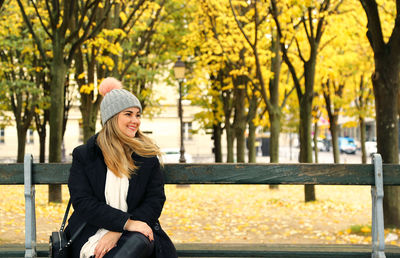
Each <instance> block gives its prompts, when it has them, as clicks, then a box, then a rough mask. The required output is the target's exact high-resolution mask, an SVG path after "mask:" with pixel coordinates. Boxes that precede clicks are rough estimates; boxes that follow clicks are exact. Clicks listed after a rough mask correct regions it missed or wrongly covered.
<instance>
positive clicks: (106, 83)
mask: <svg viewBox="0 0 400 258" xmlns="http://www.w3.org/2000/svg"><path fill="white" fill-rule="evenodd" d="M115 89H122V83H121V82H120V81H118V80H117V79H115V78H113V77H107V78H105V79H104V80H103V81H102V82H101V83H100V86H99V93H100V94H101V95H102V96H105V95H106V94H107V93H109V92H110V91H112V90H115Z"/></svg>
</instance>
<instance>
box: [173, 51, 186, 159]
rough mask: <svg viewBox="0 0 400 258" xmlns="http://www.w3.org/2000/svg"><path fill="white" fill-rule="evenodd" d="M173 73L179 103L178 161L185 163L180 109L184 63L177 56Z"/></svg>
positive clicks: (181, 111)
mask: <svg viewBox="0 0 400 258" xmlns="http://www.w3.org/2000/svg"><path fill="white" fill-rule="evenodd" d="M174 74H175V78H176V79H177V80H178V83H179V103H178V113H179V123H180V126H181V135H180V137H181V149H180V153H181V156H180V157H179V163H186V159H185V146H184V145H183V110H182V83H183V80H184V78H185V63H184V62H183V61H182V60H181V58H180V57H179V58H178V61H176V63H175V65H174Z"/></svg>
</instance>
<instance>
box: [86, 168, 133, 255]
mask: <svg viewBox="0 0 400 258" xmlns="http://www.w3.org/2000/svg"><path fill="white" fill-rule="evenodd" d="M128 187H129V180H128V178H127V177H126V176H125V175H122V177H117V176H116V175H115V174H114V173H113V172H112V171H111V170H110V169H109V168H107V177H106V187H105V190H104V195H105V197H106V202H107V204H108V205H110V206H111V207H113V208H116V209H119V210H121V211H124V212H127V211H128V204H127V203H126V197H127V195H128ZM107 232H108V230H107V229H104V228H101V229H99V230H97V232H96V234H94V235H93V236H91V237H90V238H89V239H88V241H87V242H86V243H85V244H84V245H83V246H82V249H81V252H80V258H89V257H90V256H92V255H94V249H95V248H96V246H97V243H98V242H99V240H100V239H101V238H102V237H103V236H104V235H105V234H106V233H107Z"/></svg>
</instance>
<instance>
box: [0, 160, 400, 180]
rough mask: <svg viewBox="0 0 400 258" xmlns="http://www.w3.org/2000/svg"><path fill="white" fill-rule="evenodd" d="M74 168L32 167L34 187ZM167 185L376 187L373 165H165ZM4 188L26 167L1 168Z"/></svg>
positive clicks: (391, 175) (397, 175) (390, 168)
mask: <svg viewBox="0 0 400 258" xmlns="http://www.w3.org/2000/svg"><path fill="white" fill-rule="evenodd" d="M70 167H71V164H70V163H68V164H56V163H43V164H39V163H38V164H33V165H32V176H33V182H32V183H33V184H65V183H67V181H68V175H69V169H70ZM163 169H164V172H165V182H166V183H167V184H315V185H374V184H375V178H374V165H372V164H305V163H301V164H298V163H297V164H271V163H268V164H259V163H257V164H238V163H236V164H215V163H212V164H204V163H202V164H165V166H164V168H163ZM383 171H384V174H385V176H384V178H383V184H384V185H400V165H394V164H384V165H383ZM0 184H5V185H13V184H24V164H22V163H21V164H0Z"/></svg>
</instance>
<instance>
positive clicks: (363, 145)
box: [359, 117, 367, 164]
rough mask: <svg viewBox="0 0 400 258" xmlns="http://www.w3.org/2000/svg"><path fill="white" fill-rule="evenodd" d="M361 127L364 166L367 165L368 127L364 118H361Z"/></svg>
mask: <svg viewBox="0 0 400 258" xmlns="http://www.w3.org/2000/svg"><path fill="white" fill-rule="evenodd" d="M359 126H360V136H361V162H362V164H367V151H366V149H365V134H366V127H365V119H364V118H362V117H360V118H359Z"/></svg>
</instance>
